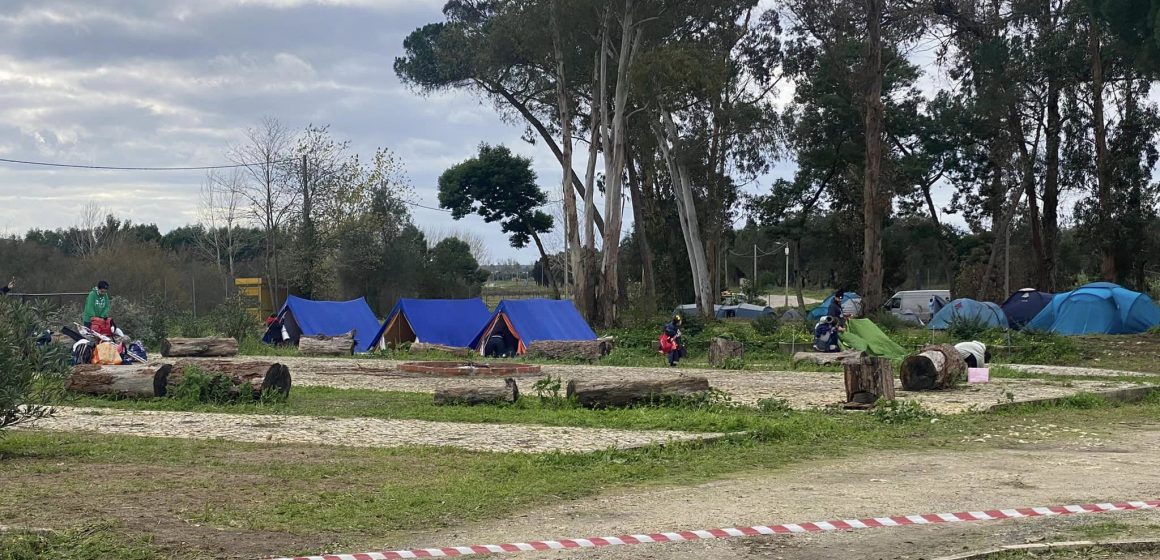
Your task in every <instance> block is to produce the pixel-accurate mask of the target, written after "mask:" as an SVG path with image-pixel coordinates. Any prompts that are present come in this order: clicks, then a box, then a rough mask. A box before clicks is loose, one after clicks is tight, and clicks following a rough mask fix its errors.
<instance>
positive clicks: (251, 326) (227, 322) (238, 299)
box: [210, 294, 259, 342]
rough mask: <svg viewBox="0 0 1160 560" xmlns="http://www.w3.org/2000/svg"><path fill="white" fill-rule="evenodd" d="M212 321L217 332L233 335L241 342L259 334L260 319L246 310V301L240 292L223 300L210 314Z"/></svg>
mask: <svg viewBox="0 0 1160 560" xmlns="http://www.w3.org/2000/svg"><path fill="white" fill-rule="evenodd" d="M210 323H211V325H212V326H213V329H214V331H216V333H217V334H222V335H225V336H229V337H233V338H234V339H236V340H238V341H239V342H241V341H243V340H245V339H247V338H249V337H252V336H256V335H257V330H258V327H259V323H258V321H257V320H256V319H255V318H254V316H253V315H251V314H250V312H249V311H247V310H246V302H245V300H244V299H243V298H242V296H241V295H240V294H234V295H232V296H230V297H228V298H226V300H225V301H223V302H221V304H220V305H218V306H217V308H215V309H214V310H213V313H211V314H210Z"/></svg>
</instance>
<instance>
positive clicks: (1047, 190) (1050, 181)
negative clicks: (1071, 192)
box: [1039, 73, 1061, 293]
mask: <svg viewBox="0 0 1160 560" xmlns="http://www.w3.org/2000/svg"><path fill="white" fill-rule="evenodd" d="M1059 90H1060V87H1059V78H1057V77H1056V76H1055V75H1054V74H1051V73H1049V74H1048V78H1047V141H1046V146H1045V149H1046V150H1047V154H1046V159H1045V162H1046V166H1047V172H1046V175H1045V177H1044V181H1043V266H1041V267H1039V268H1040V271H1039V273H1040V282H1042V284H1041V285H1040V286H1039V289H1041V290H1047V291H1049V292H1053V293H1054V292H1056V291H1058V288H1059V284H1058V282H1059V280H1058V278H1059V273H1058V271H1057V269H1058V267H1059V265H1058V257H1057V255H1058V253H1059V144H1060V128H1061V124H1060V123H1061V119H1060V116H1059Z"/></svg>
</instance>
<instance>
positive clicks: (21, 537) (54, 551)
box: [0, 525, 174, 560]
mask: <svg viewBox="0 0 1160 560" xmlns="http://www.w3.org/2000/svg"><path fill="white" fill-rule="evenodd" d="M0 558H2V559H3V560H40V559H42V558H59V559H63V560H108V559H110V558H117V559H119V560H155V559H157V560H160V559H162V558H174V556H172V555H166V556H162V555H161V554H160V553H159V551H158V550H157V549H156V548H155V547H154V546H152V544H151V543H150V542H149V541H148V540H147V539H139V538H138V539H134V538H131V537H130V538H126V537H125V536H124V535H119V534H117V533H116V532H115V531H114V530H113V528H112V527H111V526H109V525H94V526H91V527H85V528H80V529H72V530H69V531H63V532H59V533H33V532H27V531H13V532H9V533H0Z"/></svg>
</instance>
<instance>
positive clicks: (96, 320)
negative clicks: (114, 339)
mask: <svg viewBox="0 0 1160 560" xmlns="http://www.w3.org/2000/svg"><path fill="white" fill-rule="evenodd" d="M89 325H90V326H89V329H90V330H92V331H93V332H95V333H97V334H103V335H105V336H113V321H112V320H110V319H102V318H101V317H93V318H92V319H91V320H90V323H89Z"/></svg>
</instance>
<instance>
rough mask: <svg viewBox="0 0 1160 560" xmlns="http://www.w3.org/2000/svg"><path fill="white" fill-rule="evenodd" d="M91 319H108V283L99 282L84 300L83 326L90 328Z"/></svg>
mask: <svg viewBox="0 0 1160 560" xmlns="http://www.w3.org/2000/svg"><path fill="white" fill-rule="evenodd" d="M93 317H100V318H101V319H108V318H109V283H108V282H105V281H104V280H101V281H100V282H97V287H96V288H93V290H92V291H91V292H89V297H88V298H87V299H85V316H84V324H85V327H86V328H92V322H93Z"/></svg>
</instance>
